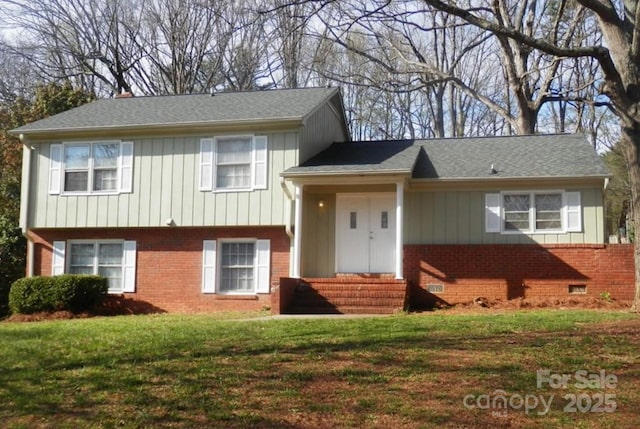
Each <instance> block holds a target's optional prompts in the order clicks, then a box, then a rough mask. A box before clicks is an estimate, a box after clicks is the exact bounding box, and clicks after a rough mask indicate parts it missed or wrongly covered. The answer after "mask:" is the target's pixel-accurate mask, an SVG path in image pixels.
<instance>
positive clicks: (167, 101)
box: [12, 88, 339, 134]
mask: <svg viewBox="0 0 640 429" xmlns="http://www.w3.org/2000/svg"><path fill="white" fill-rule="evenodd" d="M338 92H339V89H338V88H306V89H282V90H269V91H253V92H233V93H218V94H215V96H211V95H209V94H196V95H173V96H156V97H131V98H110V99H100V100H96V101H94V102H92V103H89V104H86V105H84V106H80V107H77V108H75V109H72V110H69V111H67V112H63V113H60V114H58V115H54V116H51V117H49V118H46V119H42V120H40V121H36V122H32V123H30V124H27V125H25V126H22V127H19V128H16V129H14V130H12V133H15V134H18V133H25V134H28V133H29V132H43V131H71V130H76V129H77V130H86V129H101V128H128V127H143V126H149V127H152V126H162V125H182V124H185V125H186V124H198V123H201V124H203V123H204V124H207V123H212V124H213V123H216V122H234V121H237V122H243V121H244V122H246V121H264V120H274V121H275V120H281V119H300V120H302V119H304V118H305V117H306V116H307V115H309V114H310V113H311V112H312V111H313V110H315V109H316V108H317V107H318V106H319V105H321V104H322V103H323V102H325V101H327V100H328V99H330V98H331V97H333V96H334V95H336V94H337V93H338Z"/></svg>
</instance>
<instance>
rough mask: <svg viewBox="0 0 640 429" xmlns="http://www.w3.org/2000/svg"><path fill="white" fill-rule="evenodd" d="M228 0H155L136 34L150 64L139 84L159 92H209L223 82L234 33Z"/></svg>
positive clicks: (142, 69)
mask: <svg viewBox="0 0 640 429" xmlns="http://www.w3.org/2000/svg"><path fill="white" fill-rule="evenodd" d="M227 3H228V2H226V1H218V2H215V4H212V5H211V6H209V5H206V4H205V3H203V2H202V1H199V0H151V1H149V2H148V3H147V5H146V8H145V10H144V11H143V16H144V19H143V22H142V24H143V25H142V29H141V31H140V33H139V37H138V38H137V39H136V41H137V43H138V44H139V46H138V49H139V51H140V52H144V62H145V63H146V66H145V67H140V68H137V69H135V70H134V73H136V74H137V75H138V76H137V77H138V79H137V82H138V84H139V85H144V86H145V88H146V92H148V93H154V94H184V93H192V92H204V91H207V90H209V89H210V88H212V87H215V86H216V85H218V84H220V83H221V82H220V81H221V75H220V69H221V66H222V56H223V53H224V50H225V49H226V47H227V44H228V42H229V39H230V37H231V34H232V32H233V28H232V23H231V22H229V21H228V20H227V19H226V17H225V16H224V11H225V10H226V9H227V6H228V4H227Z"/></svg>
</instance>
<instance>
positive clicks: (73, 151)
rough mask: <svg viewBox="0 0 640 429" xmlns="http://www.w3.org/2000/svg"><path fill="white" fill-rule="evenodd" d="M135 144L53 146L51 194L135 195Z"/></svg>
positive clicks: (106, 143) (82, 143)
mask: <svg viewBox="0 0 640 429" xmlns="http://www.w3.org/2000/svg"><path fill="white" fill-rule="evenodd" d="M132 167H133V142H120V141H101V142H77V143H64V144H52V145H51V147H50V171H49V193H50V194H60V193H63V194H88V193H89V194H91V193H96V194H100V193H107V194H113V193H118V192H131V183H132V174H133V168H132Z"/></svg>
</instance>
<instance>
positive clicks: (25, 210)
mask: <svg viewBox="0 0 640 429" xmlns="http://www.w3.org/2000/svg"><path fill="white" fill-rule="evenodd" d="M18 138H19V139H20V142H22V183H21V186H20V229H21V230H22V235H24V237H25V238H26V239H27V267H26V271H27V273H26V274H27V277H33V273H34V266H33V254H34V245H33V241H31V240H30V239H29V225H28V222H29V199H30V198H31V195H30V189H31V151H32V147H31V145H30V144H29V140H28V139H27V138H26V137H25V136H24V134H20V135H19V136H18Z"/></svg>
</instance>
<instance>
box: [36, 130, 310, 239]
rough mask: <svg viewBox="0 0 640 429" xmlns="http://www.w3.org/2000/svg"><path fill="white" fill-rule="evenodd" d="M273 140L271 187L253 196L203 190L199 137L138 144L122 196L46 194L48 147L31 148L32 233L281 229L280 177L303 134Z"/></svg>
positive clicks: (271, 136) (291, 162)
mask: <svg viewBox="0 0 640 429" xmlns="http://www.w3.org/2000/svg"><path fill="white" fill-rule="evenodd" d="M263 135H267V136H268V139H269V149H270V150H269V166H268V169H269V170H268V175H269V182H268V183H269V185H268V189H266V190H256V191H252V192H219V193H212V192H203V191H200V190H199V189H198V179H199V177H198V174H199V173H198V171H199V168H198V163H199V159H200V155H199V150H200V137H198V136H190V137H154V138H142V139H133V142H134V166H133V168H134V176H133V192H132V193H130V194H119V195H49V193H48V173H49V147H50V144H49V143H40V144H36V145H34V147H35V151H34V152H35V153H34V154H33V161H32V162H33V164H34V165H33V166H32V167H33V168H32V177H31V183H32V185H34V187H33V188H32V193H31V201H30V210H29V214H30V217H29V226H30V227H31V228H55V227H58V228H75V227H81V228H82V227H152V226H163V225H165V223H166V221H167V219H170V218H171V219H173V220H174V221H175V223H176V225H177V226H203V225H205V226H209V225H211V226H213V225H215V226H234V225H260V226H267V225H284V222H285V215H284V210H285V204H286V202H285V198H286V197H285V196H284V193H283V191H282V188H281V187H280V172H281V171H282V170H283V169H286V168H287V167H290V166H292V165H295V164H296V162H297V159H298V157H297V142H298V136H299V133H298V132H281V133H270V134H269V133H264V134H263Z"/></svg>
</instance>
